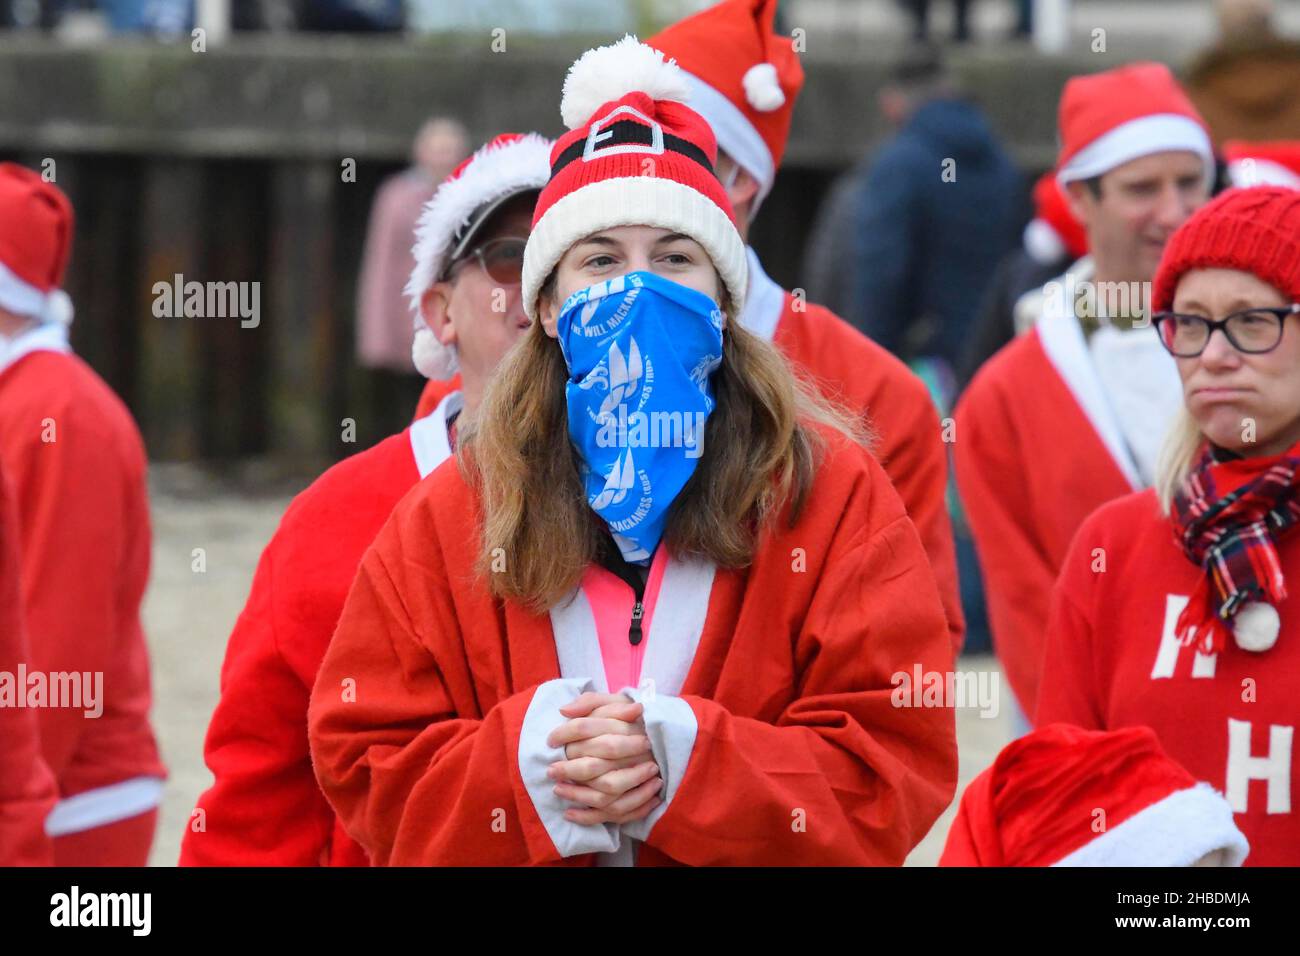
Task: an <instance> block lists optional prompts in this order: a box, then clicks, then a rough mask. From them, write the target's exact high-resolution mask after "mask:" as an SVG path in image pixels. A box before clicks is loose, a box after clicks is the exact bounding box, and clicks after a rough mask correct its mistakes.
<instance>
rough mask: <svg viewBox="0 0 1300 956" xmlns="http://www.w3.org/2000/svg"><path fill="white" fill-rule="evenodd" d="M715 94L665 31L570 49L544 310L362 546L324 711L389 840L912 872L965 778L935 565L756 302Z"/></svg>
mask: <svg viewBox="0 0 1300 956" xmlns="http://www.w3.org/2000/svg"><path fill="white" fill-rule="evenodd" d="M687 89H688V88H687V87H686V83H685V78H684V77H683V75H682V74H681V72H680V70H678V69H677V67H676V66H674V65H673V64H671V63H666V62H664V60H663V58H662V55H661V54H659V53H658V52H656V51H654V50H652V49H650V48H649V47H646V46H643V45H640V44H638V43H637V42H636V41H635V40H634V39H632V38H627V39H625V40H624V41H621V42H620V43H619V44H616V45H615V46H612V47H605V48H601V49H599V50H596V51H592V52H590V53H588V54H586V55H584V57H583V58H582V59H580V60H579V61H578V63H577V64H576V65H575V66H574V68H573V69H572V70H571V71H570V74H569V77H568V80H567V82H566V84H565V95H564V102H563V105H562V107H561V112H562V114H563V116H564V119H565V122H566V124H567V125H568V126H569V127H570V130H571V131H570V132H569V133H567V134H566V135H564V136H563V137H561V138H560V140H559V141H558V142H557V143H556V145H555V147H554V149H553V150H552V152H551V176H550V181H549V182H548V183H547V185H546V187H545V188H544V189H543V190H542V193H541V196H540V197H539V198H538V201H537V208H536V212H535V213H534V220H533V230H532V232H531V234H530V236H529V240H528V246H527V249H526V252H525V255H524V263H523V276H522V279H523V286H522V288H523V302H524V307H525V308H526V309H527V310H528V314H529V316H530V318H531V319H532V324H531V325H530V327H529V330H528V332H527V333H526V334H525V336H524V337H523V339H522V341H521V342H520V343H519V344H518V345H517V346H516V347H515V349H514V350H513V351H512V352H511V353H510V355H509V356H507V358H506V360H505V362H504V363H503V366H502V368H501V370H500V372H499V374H498V376H497V377H496V378H494V379H493V381H492V382H491V384H490V385H489V386H488V389H487V392H486V394H485V395H484V400H483V405H482V408H481V409H480V412H479V415H478V416H477V417H476V418H475V419H474V421H473V422H472V423H471V425H470V427H469V428H467V429H466V430H465V432H463V433H462V436H461V444H460V446H459V453H458V458H459V466H455V465H451V464H450V463H448V465H447V466H444V467H442V468H441V469H439V470H438V471H437V472H435V473H434V474H433V475H431V476H430V477H429V479H428V480H426V481H425V482H424V483H423V484H422V485H421V486H420V487H419V488H418V489H416V490H415V491H414V492H412V494H410V495H408V496H407V498H406V499H405V500H404V501H403V503H402V504H401V505H399V506H398V508H397V510H396V511H395V512H394V514H393V517H392V518H391V519H390V521H389V522H388V524H387V525H386V527H385V528H384V530H383V531H382V532H381V533H380V535H379V537H378V538H377V539H376V541H375V544H374V546H373V547H372V548H371V550H370V552H369V553H368V554H367V556H366V558H365V559H364V560H363V562H362V566H361V569H360V572H359V573H358V576H357V579H356V581H355V583H354V585H353V588H352V592H351V594H350V595H349V598H348V602H347V605H346V607H345V609H344V612H343V616H342V618H341V619H340V621H339V626H338V629H337V631H336V632H335V634H334V638H333V641H332V642H331V645H330V650H329V652H328V654H327V656H326V659H325V662H324V665H323V667H322V670H321V673H320V676H319V678H318V680H317V683H316V686H315V688H314V689H313V692H312V702H311V716H310V734H309V736H310V739H311V745H312V756H313V760H314V762H315V766H316V772H317V776H318V778H319V779H320V782H321V785H322V787H323V788H324V790H325V793H326V795H327V796H328V797H329V799H330V800H331V802H332V803H333V805H334V806H335V808H336V809H337V811H338V812H339V814H340V816H341V817H342V819H343V820H344V822H345V825H346V826H347V828H348V830H349V832H350V833H351V834H352V835H353V836H354V837H355V838H356V839H358V840H359V841H360V842H361V843H362V844H363V845H364V846H365V847H366V848H367V850H369V852H370V854H371V857H372V859H373V860H374V861H375V862H376V863H378V864H381V865H384V864H462V865H465V864H478V865H483V864H495V865H509V864H565V865H596V864H605V865H611V864H612V865H628V864H633V863H636V864H641V865H653V864H660V865H663V864H674V863H675V864H687V865H708V864H776V863H783V864H813V863H826V864H831V863H840V864H897V863H901V862H902V860H903V858H904V857H905V856H906V855H907V853H908V852H909V851H910V850H911V849H912V847H913V846H915V845H916V843H917V842H918V841H919V840H920V838H921V837H922V836H923V835H924V834H925V832H926V831H927V830H928V829H929V828H930V826H931V824H932V823H933V822H934V820H935V818H936V817H937V816H938V814H939V813H940V812H941V811H942V810H943V808H944V807H945V806H946V805H947V804H948V802H949V801H950V800H951V799H952V794H953V790H954V787H955V783H956V741H955V734H954V729H955V728H954V720H953V711H952V708H951V702H950V701H949V700H947V699H945V698H944V696H943V694H942V690H943V686H944V677H945V675H946V673H947V672H948V671H949V670H950V669H951V667H952V649H951V642H950V641H949V638H948V634H947V624H946V620H945V616H944V613H943V607H942V604H941V603H940V600H939V594H938V589H937V585H936V584H935V580H934V576H933V574H932V572H931V571H930V568H929V563H928V561H927V559H926V556H925V552H924V550H923V549H922V547H921V543H920V539H919V538H918V536H917V533H916V530H915V529H914V528H913V527H912V523H911V521H910V520H909V519H908V518H907V516H906V514H905V513H904V511H903V507H902V503H901V501H900V500H899V498H898V495H897V494H896V493H895V492H894V490H893V488H892V487H891V486H890V483H889V479H888V478H887V477H886V476H885V473H884V472H883V471H882V470H881V468H880V466H879V465H878V464H877V463H876V462H875V460H874V459H873V458H872V457H871V456H870V455H869V454H868V453H867V451H866V450H865V449H864V448H863V447H862V446H861V444H859V442H858V440H857V438H858V436H854V435H853V434H852V426H850V425H847V424H845V421H846V419H845V418H844V417H843V416H841V415H840V414H839V413H837V412H836V411H835V410H834V409H832V408H830V407H829V406H827V405H824V404H822V401H821V399H819V398H816V397H814V395H813V393H812V392H810V391H806V390H805V389H804V388H803V387H802V386H800V385H799V384H798V383H797V382H796V380H795V379H794V377H793V376H792V374H791V373H790V371H789V368H788V367H787V366H786V364H785V362H784V360H783V359H782V358H781V357H780V355H779V354H778V353H777V352H776V351H774V350H773V349H772V348H771V346H769V345H767V344H765V343H764V342H763V341H761V340H760V339H759V338H757V337H756V336H755V335H753V334H752V333H749V332H746V331H745V329H744V328H743V327H742V326H740V325H739V323H737V322H736V321H735V319H736V316H737V315H738V314H739V312H740V310H741V308H742V306H743V300H744V296H745V290H746V278H747V275H746V269H747V260H746V255H745V246H744V243H743V241H742V240H741V238H740V234H739V233H738V232H737V230H736V226H735V223H734V219H733V214H732V211H731V207H730V205H729V203H728V201H727V198H726V193H725V191H724V190H723V187H722V185H721V183H720V182H719V181H718V179H717V177H716V175H715V174H714V171H713V163H714V161H715V159H716V146H715V143H714V138H713V134H712V131H711V130H710V128H709V127H708V125H707V124H706V123H705V122H704V121H703V120H702V119H701V118H700V116H699V115H698V114H696V113H695V112H693V111H692V110H690V109H689V108H688V107H686V106H685V105H683V104H682V102H681V100H682V99H684V97H685V95H686V94H687ZM899 675H901V678H902V679H903V680H907V681H911V680H912V678H913V676H914V675H916V676H917V679H918V683H919V681H920V679H921V675H926V680H927V684H926V687H927V688H928V690H927V689H926V688H922V687H920V686H918V687H917V688H916V693H915V694H913V693H911V692H910V691H909V693H907V694H906V695H903V694H900V693H898V688H899Z"/></svg>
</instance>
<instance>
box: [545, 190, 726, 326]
mask: <svg viewBox="0 0 1300 956" xmlns="http://www.w3.org/2000/svg"><path fill="white" fill-rule="evenodd" d="M615 226H654V227H657V228H660V229H672V230H674V231H676V232H680V233H682V234H683V235H687V236H690V237H691V238H692V239H694V240H695V241H696V242H698V243H699V244H700V245H701V246H703V247H704V251H705V252H707V253H708V254H709V258H711V259H712V260H713V265H714V267H715V268H716V269H717V270H718V274H719V275H720V276H721V277H722V281H723V284H724V285H726V287H727V292H728V293H729V294H730V296H731V317H732V318H735V317H736V316H737V315H739V314H740V312H741V310H742V309H743V308H744V307H745V292H746V286H747V284H748V281H749V263H748V261H747V260H746V257H745V243H744V242H743V241H742V240H741V238H740V233H739V232H737V231H736V226H735V224H734V223H733V222H732V221H731V219H730V218H729V217H728V216H727V214H726V213H725V212H723V211H722V209H721V208H720V207H719V206H718V204H717V203H715V202H713V201H712V200H711V199H709V198H708V197H707V196H705V195H704V194H702V193H700V192H699V191H698V190H695V189H692V188H691V187H690V186H686V185H684V184H682V183H679V182H676V181H674V180H671V179H659V178H656V177H653V176H625V177H620V178H617V179H603V180H599V181H597V182H594V183H591V184H589V185H586V186H583V187H582V188H581V189H577V190H575V191H573V192H571V193H569V194H568V195H567V196H564V197H562V198H560V199H558V200H556V202H555V204H554V205H552V206H551V208H549V209H548V210H546V214H545V215H543V216H542V218H541V221H540V222H538V223H537V224H536V225H535V226H534V227H533V231H532V234H531V235H530V236H529V237H528V246H527V248H526V249H525V250H524V281H523V296H524V309H525V310H526V311H527V312H528V317H529V318H530V319H536V318H537V297H538V294H539V293H540V292H541V289H542V284H543V283H544V282H545V281H546V278H547V276H549V275H550V274H551V270H552V269H554V268H555V266H556V264H557V263H558V262H559V261H560V260H561V259H562V258H563V257H564V254H565V253H566V252H568V251H569V248H570V247H571V246H573V244H574V243H575V242H577V241H578V240H579V239H582V238H584V237H586V236H589V235H591V234H592V233H594V232H599V231H600V230H602V229H612V228H614V227H615Z"/></svg>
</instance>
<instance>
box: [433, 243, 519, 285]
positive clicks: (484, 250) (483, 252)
mask: <svg viewBox="0 0 1300 956" xmlns="http://www.w3.org/2000/svg"><path fill="white" fill-rule="evenodd" d="M527 245H528V240H526V239H520V238H518V237H517V236H503V237H502V238H500V239H489V240H488V241H487V242H485V243H483V245H481V246H478V247H476V248H474V249H471V250H470V251H469V252H467V253H465V255H464V256H463V257H461V258H460V259H458V260H457V261H456V262H453V263H452V264H451V265H450V266H448V267H447V272H446V275H447V276H450V275H451V273H452V270H454V269H455V268H456V267H457V266H459V265H460V264H461V263H462V262H468V261H469V260H470V259H477V260H478V264H479V268H480V269H482V270H483V272H484V273H485V274H486V275H487V277H488V278H489V279H491V280H492V281H493V282H495V283H496V284H497V285H503V286H514V285H519V284H521V283H522V282H523V275H524V247H525V246H527Z"/></svg>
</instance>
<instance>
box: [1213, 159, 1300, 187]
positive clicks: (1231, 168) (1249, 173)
mask: <svg viewBox="0 0 1300 956" xmlns="http://www.w3.org/2000/svg"><path fill="white" fill-rule="evenodd" d="M1228 178H1229V179H1231V180H1232V185H1234V186H1238V187H1241V188H1243V189H1249V188H1250V187H1251V186H1287V187H1289V188H1291V189H1300V176H1297V175H1296V174H1295V173H1294V172H1293V171H1291V170H1289V169H1287V168H1286V167H1285V166H1283V165H1282V164H1281V163H1275V162H1273V160H1271V159H1260V158H1259V157H1258V156H1247V157H1246V158H1244V159H1237V160H1233V161H1232V162H1230V163H1229V164H1228Z"/></svg>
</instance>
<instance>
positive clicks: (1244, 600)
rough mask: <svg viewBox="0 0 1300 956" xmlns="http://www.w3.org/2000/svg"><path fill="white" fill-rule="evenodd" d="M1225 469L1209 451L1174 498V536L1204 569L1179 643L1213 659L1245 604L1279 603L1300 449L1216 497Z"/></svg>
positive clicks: (1299, 503) (1295, 515)
mask: <svg viewBox="0 0 1300 956" xmlns="http://www.w3.org/2000/svg"><path fill="white" fill-rule="evenodd" d="M1222 467H1223V466H1222V465H1220V464H1219V463H1218V462H1217V461H1216V460H1215V457H1214V450H1213V448H1210V447H1207V448H1206V449H1205V451H1204V452H1203V453H1202V455H1201V457H1200V459H1199V460H1198V461H1197V463H1196V466H1195V467H1194V468H1193V470H1192V472H1191V474H1190V475H1189V476H1188V478H1187V481H1186V482H1184V484H1183V487H1182V489H1181V490H1180V491H1179V492H1178V494H1177V495H1175V497H1174V502H1173V504H1174V507H1173V517H1174V536H1175V538H1176V539H1177V540H1178V543H1179V545H1180V546H1181V547H1182V549H1183V553H1184V554H1186V555H1187V557H1188V558H1189V559H1190V560H1191V561H1192V562H1193V563H1194V564H1196V565H1197V566H1198V567H1200V568H1201V569H1203V570H1204V571H1205V575H1204V576H1203V577H1202V578H1201V581H1200V583H1199V584H1198V585H1197V587H1196V591H1195V593H1193V595H1192V597H1191V600H1189V601H1188V603H1187V607H1185V608H1184V609H1183V613H1182V614H1181V615H1179V617H1178V623H1177V625H1176V626H1175V629H1174V633H1175V634H1176V635H1177V637H1178V640H1179V642H1180V643H1182V644H1184V645H1189V644H1192V643H1193V642H1194V641H1196V638H1197V636H1198V635H1199V637H1200V640H1199V642H1198V643H1199V649H1200V651H1201V653H1203V654H1213V653H1217V652H1218V651H1221V650H1223V649H1224V647H1226V646H1227V638H1228V634H1229V633H1230V631H1231V623H1230V622H1231V621H1232V618H1233V616H1234V615H1235V614H1236V613H1237V612H1238V611H1239V610H1240V609H1241V608H1242V607H1243V606H1245V605H1246V604H1249V603H1251V602H1253V601H1263V602H1265V603H1267V604H1272V605H1273V606H1274V607H1276V606H1277V604H1278V602H1280V601H1281V600H1282V599H1283V598H1285V597H1286V582H1285V580H1284V579H1283V577H1282V567H1281V565H1280V564H1279V563H1278V559H1277V540H1278V538H1280V537H1281V536H1282V534H1283V533H1284V532H1286V531H1287V530H1288V529H1290V528H1292V527H1294V526H1295V525H1296V524H1297V523H1300V484H1298V483H1297V481H1296V473H1297V470H1298V469H1300V457H1297V449H1296V448H1292V449H1291V450H1290V451H1289V452H1287V453H1286V454H1284V455H1281V456H1279V457H1277V458H1276V459H1275V460H1273V462H1272V463H1271V464H1270V465H1268V467H1267V468H1265V469H1264V470H1263V471H1261V472H1259V473H1258V474H1256V475H1253V476H1251V477H1250V478H1249V479H1248V480H1246V481H1245V482H1244V483H1243V484H1241V485H1240V487H1237V488H1235V489H1234V490H1232V491H1230V492H1228V493H1226V494H1223V495H1220V494H1219V493H1218V491H1217V490H1216V477H1222V476H1219V475H1216V473H1217V472H1219V470H1220V469H1221V468H1222Z"/></svg>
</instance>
